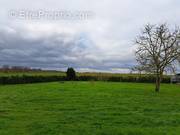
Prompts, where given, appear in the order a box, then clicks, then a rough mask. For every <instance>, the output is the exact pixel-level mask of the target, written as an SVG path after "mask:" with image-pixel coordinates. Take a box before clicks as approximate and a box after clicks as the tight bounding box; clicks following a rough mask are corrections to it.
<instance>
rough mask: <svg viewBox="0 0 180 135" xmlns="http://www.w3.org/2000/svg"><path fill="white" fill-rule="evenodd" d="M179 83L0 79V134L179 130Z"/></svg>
mask: <svg viewBox="0 0 180 135" xmlns="http://www.w3.org/2000/svg"><path fill="white" fill-rule="evenodd" d="M179 134H180V86H179V85H170V84H163V85H162V87H161V92H160V93H155V92H154V85H153V84H142V83H141V84H138V83H107V82H93V81H92V82H55V83H41V84H25V85H4V86H3V85H0V135H179Z"/></svg>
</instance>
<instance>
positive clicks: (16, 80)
mask: <svg viewBox="0 0 180 135" xmlns="http://www.w3.org/2000/svg"><path fill="white" fill-rule="evenodd" d="M55 81H67V78H66V77H65V76H30V75H23V76H4V77H3V76H1V77H0V84H25V83H40V82H55ZM76 81H107V82H142V83H153V82H155V77H154V76H150V75H149V76H141V77H139V76H82V75H81V76H78V77H76ZM162 83H170V77H167V76H166V77H164V78H163V79H162Z"/></svg>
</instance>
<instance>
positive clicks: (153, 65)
mask: <svg viewBox="0 0 180 135" xmlns="http://www.w3.org/2000/svg"><path fill="white" fill-rule="evenodd" d="M179 41H180V30H179V28H178V27H176V28H175V29H174V30H171V29H170V28H168V26H167V24H160V25H150V24H148V25H146V26H145V27H144V29H143V31H142V33H141V35H140V36H138V37H137V38H136V41H135V43H136V45H137V46H138V47H137V50H136V53H135V54H136V60H137V62H138V64H139V65H138V66H140V67H141V69H143V70H144V71H145V72H150V73H153V74H155V75H156V88H155V91H156V92H159V90H160V83H161V80H162V77H163V73H164V72H165V71H166V70H169V69H174V62H175V61H176V60H177V61H178V59H180V42H179Z"/></svg>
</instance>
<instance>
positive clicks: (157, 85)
mask: <svg viewBox="0 0 180 135" xmlns="http://www.w3.org/2000/svg"><path fill="white" fill-rule="evenodd" d="M160 83H161V77H160V75H159V74H157V75H156V88H155V91H156V92H159V90H160Z"/></svg>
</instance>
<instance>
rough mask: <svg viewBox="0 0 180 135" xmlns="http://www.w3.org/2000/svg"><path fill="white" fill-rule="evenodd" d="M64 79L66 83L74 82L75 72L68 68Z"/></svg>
mask: <svg viewBox="0 0 180 135" xmlns="http://www.w3.org/2000/svg"><path fill="white" fill-rule="evenodd" d="M66 77H67V80H68V81H74V80H76V72H75V70H74V69H73V68H68V69H67V72H66Z"/></svg>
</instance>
